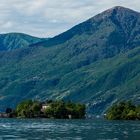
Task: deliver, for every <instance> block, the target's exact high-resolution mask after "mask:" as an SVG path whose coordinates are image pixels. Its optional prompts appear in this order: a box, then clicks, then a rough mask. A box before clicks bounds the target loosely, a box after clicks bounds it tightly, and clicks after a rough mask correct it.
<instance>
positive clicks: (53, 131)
mask: <svg viewBox="0 0 140 140" xmlns="http://www.w3.org/2000/svg"><path fill="white" fill-rule="evenodd" d="M0 139H6V140H12V139H14V140H16V139H18V140H19V139H20V140H39V139H40V140H45V139H46V140H96V139H97V140H112V139H113V140H125V139H126V140H140V122H139V121H105V120H48V119H38V120H28V119H27V120H19V119H0Z"/></svg>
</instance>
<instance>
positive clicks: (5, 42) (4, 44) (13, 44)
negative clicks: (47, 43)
mask: <svg viewBox="0 0 140 140" xmlns="http://www.w3.org/2000/svg"><path fill="white" fill-rule="evenodd" d="M43 40H45V39H41V38H37V37H33V36H30V35H26V34H23V33H7V34H0V51H10V50H13V49H18V48H24V47H27V46H29V45H30V44H33V43H37V42H40V41H43Z"/></svg>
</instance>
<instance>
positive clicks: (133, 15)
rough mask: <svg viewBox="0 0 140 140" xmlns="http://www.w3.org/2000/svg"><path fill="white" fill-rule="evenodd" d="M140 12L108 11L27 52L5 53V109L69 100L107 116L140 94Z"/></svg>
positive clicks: (1, 95)
mask: <svg viewBox="0 0 140 140" xmlns="http://www.w3.org/2000/svg"><path fill="white" fill-rule="evenodd" d="M139 23H140V14H139V13H137V12H134V11H132V10H129V9H126V8H120V7H116V8H113V9H110V10H107V11H105V12H103V13H101V14H99V15H97V16H95V17H93V18H91V19H89V20H88V21H86V22H84V23H81V24H79V25H77V26H75V27H73V28H72V29H70V30H69V31H67V32H65V33H63V34H60V35H58V36H57V37H54V38H52V39H51V40H48V41H45V42H43V43H38V44H36V45H35V46H38V45H42V46H39V47H31V48H30V47H29V48H26V49H18V50H14V51H9V52H0V58H1V59H0V110H1V109H3V108H4V109H5V108H6V107H7V106H9V107H12V108H14V107H15V105H17V104H18V103H20V102H21V101H22V100H25V99H39V100H45V99H56V100H60V99H63V100H65V101H68V100H72V101H75V102H81V103H84V104H87V105H88V110H87V111H88V113H94V114H101V113H104V111H105V110H106V108H107V107H108V106H109V105H110V104H112V103H113V102H114V101H116V100H122V99H124V100H125V99H126V100H127V99H132V100H133V101H135V102H139V96H140V86H139V85H140V35H139V33H140V31H139V29H140V28H139V27H140V24H139Z"/></svg>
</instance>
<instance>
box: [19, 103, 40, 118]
mask: <svg viewBox="0 0 140 140" xmlns="http://www.w3.org/2000/svg"><path fill="white" fill-rule="evenodd" d="M40 110H41V104H40V103H39V102H37V101H32V100H26V101H23V102H21V103H20V104H19V105H17V107H16V112H17V117H24V118H33V117H35V116H36V115H39V114H40Z"/></svg>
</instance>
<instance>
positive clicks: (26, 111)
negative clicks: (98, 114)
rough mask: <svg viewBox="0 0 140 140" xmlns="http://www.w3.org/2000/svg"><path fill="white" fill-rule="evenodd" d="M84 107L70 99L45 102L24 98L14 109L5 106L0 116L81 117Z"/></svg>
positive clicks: (83, 116) (83, 114) (82, 116)
mask: <svg viewBox="0 0 140 140" xmlns="http://www.w3.org/2000/svg"><path fill="white" fill-rule="evenodd" d="M85 110H86V107H85V105H84V104H81V103H73V102H71V101H68V102H64V101H62V100H61V101H52V100H48V101H45V102H39V101H33V100H25V101H22V102H21V103H19V104H18V105H17V107H16V109H15V110H13V109H11V108H7V109H6V112H5V113H0V117H1V118H2V117H3V118H54V119H83V118H85V112H86V111H85Z"/></svg>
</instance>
